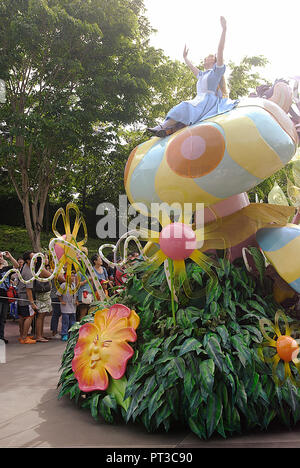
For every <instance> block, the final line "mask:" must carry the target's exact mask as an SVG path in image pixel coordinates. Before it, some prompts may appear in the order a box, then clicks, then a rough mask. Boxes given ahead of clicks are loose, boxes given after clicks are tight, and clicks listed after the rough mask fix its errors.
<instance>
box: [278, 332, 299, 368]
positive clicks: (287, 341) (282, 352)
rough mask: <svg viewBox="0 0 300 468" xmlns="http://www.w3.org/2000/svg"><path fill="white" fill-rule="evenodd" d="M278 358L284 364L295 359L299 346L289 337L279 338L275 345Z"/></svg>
mask: <svg viewBox="0 0 300 468" xmlns="http://www.w3.org/2000/svg"><path fill="white" fill-rule="evenodd" d="M276 349H277V353H278V356H279V357H280V359H282V360H283V361H285V362H290V361H292V360H293V359H295V358H296V357H297V355H298V353H299V346H298V343H297V341H296V340H294V338H292V337H291V336H286V335H283V336H280V337H279V338H278V340H277V343H276Z"/></svg>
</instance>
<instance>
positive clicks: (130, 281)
mask: <svg viewBox="0 0 300 468" xmlns="http://www.w3.org/2000/svg"><path fill="white" fill-rule="evenodd" d="M291 104H292V91H291V89H290V88H289V87H288V86H287V85H284V83H279V84H277V85H276V86H275V88H274V90H273V92H272V94H271V95H270V96H269V97H268V98H267V99H266V98H261V97H253V98H248V99H246V100H243V101H241V102H240V103H239V105H238V106H237V107H236V108H235V109H233V110H231V111H230V112H226V113H223V114H222V115H217V116H214V117H211V118H208V119H206V120H204V121H202V122H199V123H198V124H195V125H193V126H190V127H185V128H183V129H181V130H179V131H178V132H176V133H174V134H172V135H170V136H168V137H166V138H157V137H153V138H151V139H150V140H148V141H146V142H145V143H142V144H141V145H139V146H138V147H137V148H135V149H134V150H133V151H132V153H131V155H130V157H129V159H128V162H127V165H126V168H125V177H124V183H125V190H126V193H127V196H128V198H129V201H130V203H131V204H132V205H133V206H134V207H135V209H136V210H137V211H139V212H140V213H141V214H142V215H143V216H146V217H149V220H150V221H151V220H152V218H155V219H154V221H155V223H156V224H154V225H155V226H156V229H153V228H152V229H146V228H143V229H140V230H138V231H130V232H128V234H127V236H124V238H122V239H120V240H119V242H117V244H116V245H111V244H104V245H102V246H101V247H100V249H99V254H100V255H101V257H102V258H103V260H104V261H106V262H107V263H109V264H110V265H112V266H117V267H125V266H126V272H127V281H126V283H125V287H124V288H122V289H119V290H118V292H116V293H115V294H111V296H110V297H107V296H106V295H105V294H104V292H103V290H102V287H101V285H100V284H99V282H98V281H97V278H96V277H95V275H94V274H93V270H92V267H91V265H90V263H89V261H88V259H87V257H86V255H85V253H84V243H85V242H86V236H85V238H84V240H83V241H78V240H77V235H78V231H79V227H80V225H81V224H82V225H84V220H83V218H82V217H81V216H80V215H79V213H78V209H77V208H76V205H73V204H69V205H68V207H67V209H66V213H65V212H64V210H62V209H61V211H60V213H58V215H57V216H56V218H55V222H56V221H57V219H58V216H60V215H61V216H62V218H63V220H64V226H65V232H58V230H57V229H54V233H55V236H56V237H55V238H54V239H52V241H51V242H50V253H51V256H52V259H53V262H54V263H53V265H54V266H53V268H54V273H53V276H56V275H57V274H58V272H59V271H60V270H61V268H62V267H63V266H66V265H67V269H66V272H67V273H66V274H67V278H68V275H69V276H70V274H71V269H72V266H73V268H75V270H76V271H77V272H78V271H80V272H81V273H82V274H86V273H85V272H86V269H87V270H88V274H89V275H90V276H91V278H92V280H91V282H92V283H93V284H94V289H95V301H94V302H93V304H92V306H91V308H90V310H89V315H87V316H86V317H84V318H83V319H82V320H81V322H80V323H76V324H75V325H74V326H73V327H72V328H71V330H70V336H69V340H68V342H67V345H66V349H65V352H64V354H63V357H62V364H61V375H60V380H59V383H58V388H59V398H62V397H69V398H70V399H72V400H74V401H75V402H76V404H77V405H78V406H79V407H81V408H85V409H88V410H89V411H90V412H91V414H92V416H93V417H94V418H95V419H98V418H104V420H105V421H106V422H107V423H124V422H125V423H135V424H140V425H143V426H145V427H146V429H147V430H148V431H169V430H172V429H173V428H176V427H178V426H180V427H181V428H183V427H187V428H190V429H191V430H192V431H193V432H194V433H195V434H196V435H197V436H199V437H200V438H203V439H207V438H210V437H211V436H212V435H213V434H219V435H221V436H222V437H228V436H230V435H233V434H235V433H241V432H243V431H246V430H249V429H253V428H260V429H262V430H265V429H267V428H268V427H269V425H270V423H272V422H273V421H276V420H277V421H278V420H280V421H281V422H283V423H284V424H285V425H286V426H288V427H291V426H293V425H294V424H295V423H296V422H297V421H299V419H300V360H299V358H298V352H299V349H300V348H299V343H300V341H299V339H300V321H299V318H300V317H299V310H298V294H299V293H300V279H299V278H300V267H299V263H298V261H297V259H298V255H297V253H298V252H299V245H300V228H299V226H298V225H297V224H293V222H292V221H293V219H294V220H296V217H295V216H296V209H295V207H294V206H287V205H286V204H276V203H275V204H274V203H266V204H265V203H250V201H249V198H248V196H247V191H249V190H250V189H252V188H253V187H255V186H257V185H258V184H259V183H260V182H261V181H263V180H264V179H266V178H267V177H269V176H270V175H272V174H274V173H275V172H276V171H278V170H279V169H281V168H283V167H284V166H285V165H286V164H288V163H289V162H290V161H291V160H292V158H293V157H294V156H295V154H296V150H297V145H298V141H299V140H298V135H297V129H296V127H295V124H294V122H293V120H292V119H291V117H290V115H289V114H288V112H289V110H290V108H291ZM296 188H297V187H295V188H294V191H295V190H296ZM153 204H154V206H155V207H157V206H159V207H160V209H159V210H156V209H154V210H153ZM201 206H202V208H203V209H201ZM170 207H171V208H172V209H171V211H170ZM70 209H74V210H75V211H76V213H77V215H78V216H77V217H76V222H75V226H74V227H73V228H72V227H71V222H70V217H68V214H67V213H68V212H69V210H70ZM199 217H200V218H201V219H202V221H203V222H200V223H199V222H198V221H197V219H198V218H199ZM76 223H77V224H76ZM131 244H133V245H134V248H135V250H139V253H140V258H139V259H138V260H137V261H135V262H134V263H132V262H129V257H128V249H129V247H130V245H131ZM120 251H121V253H122V255H121V258H119V257H120ZM111 253H113V255H114V260H113V261H111V260H110V261H109V260H108V259H107V256H108V254H111ZM36 256H40V254H36ZM35 259H36V258H35V257H34V258H33V260H32V267H31V269H32V273H33V276H34V275H35V277H38V275H39V271H38V272H35V271H34V262H35ZM42 260H43V259H42ZM42 266H43V261H42V265H41V268H42ZM68 284H69V283H68V281H66V285H68ZM58 287H59V285H58ZM66 287H68V286H66ZM78 417H80V413H79V416H78Z"/></svg>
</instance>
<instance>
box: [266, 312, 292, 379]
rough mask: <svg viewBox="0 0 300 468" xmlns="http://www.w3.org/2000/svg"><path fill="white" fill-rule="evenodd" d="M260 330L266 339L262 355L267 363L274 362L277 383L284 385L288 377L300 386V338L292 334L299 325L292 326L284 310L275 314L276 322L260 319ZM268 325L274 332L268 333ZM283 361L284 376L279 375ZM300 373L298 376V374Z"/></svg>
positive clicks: (274, 376)
mask: <svg viewBox="0 0 300 468" xmlns="http://www.w3.org/2000/svg"><path fill="white" fill-rule="evenodd" d="M280 320H281V321H282V322H283V325H284V327H282V322H280ZM259 325H260V330H261V332H262V335H263V337H264V338H265V339H266V341H264V342H263V343H262V348H261V357H262V359H263V360H264V361H265V362H267V363H272V373H273V379H274V381H275V383H276V384H277V385H279V386H281V385H283V384H284V383H285V381H286V380H287V379H290V381H291V382H292V384H293V385H296V386H297V387H299V386H300V360H299V358H298V355H299V351H300V347H299V342H300V340H299V339H295V338H294V337H293V336H292V335H293V334H295V333H296V331H298V333H299V332H300V328H299V327H297V328H296V327H295V326H290V325H289V324H288V320H287V317H286V315H285V314H284V313H283V312H282V311H278V312H276V314H275V323H272V322H271V321H270V320H268V319H265V318H263V319H261V320H260V321H259ZM266 327H267V328H268V329H269V332H270V333H271V334H272V335H271V336H269V335H268V333H267V331H266ZM266 349H267V350H268V356H266V355H265V352H264V351H265V350H266ZM280 362H282V363H283V365H284V377H283V378H280V376H279V375H278V365H279V363H280ZM297 374H298V377H296V375H297Z"/></svg>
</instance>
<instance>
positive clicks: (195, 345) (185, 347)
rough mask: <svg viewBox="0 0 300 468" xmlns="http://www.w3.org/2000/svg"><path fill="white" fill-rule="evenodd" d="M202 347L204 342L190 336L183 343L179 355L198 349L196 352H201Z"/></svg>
mask: <svg viewBox="0 0 300 468" xmlns="http://www.w3.org/2000/svg"><path fill="white" fill-rule="evenodd" d="M201 347H202V344H201V343H200V341H198V340H196V339H195V338H188V339H187V340H185V342H184V343H183V344H182V346H181V348H180V352H179V354H178V356H183V355H184V354H186V353H189V352H191V351H196V353H197V354H199V352H201V350H200V348H201Z"/></svg>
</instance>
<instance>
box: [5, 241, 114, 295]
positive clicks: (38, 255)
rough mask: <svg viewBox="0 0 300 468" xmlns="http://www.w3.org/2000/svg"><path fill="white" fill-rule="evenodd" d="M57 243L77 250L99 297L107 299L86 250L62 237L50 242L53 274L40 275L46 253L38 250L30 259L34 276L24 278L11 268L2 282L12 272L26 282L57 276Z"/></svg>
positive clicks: (47, 279)
mask: <svg viewBox="0 0 300 468" xmlns="http://www.w3.org/2000/svg"><path fill="white" fill-rule="evenodd" d="M56 243H59V244H60V245H61V244H63V245H65V246H66V247H68V248H70V249H72V250H74V251H75V252H76V255H77V257H78V258H80V259H81V260H82V261H83V263H84V265H85V266H86V268H87V270H88V272H89V274H90V276H91V278H92V282H93V284H94V286H95V289H96V291H97V293H98V294H99V298H100V300H101V301H103V300H105V299H106V295H105V293H104V291H103V288H102V286H101V284H100V281H99V280H98V277H97V275H96V273H95V271H94V269H93V267H92V265H91V263H90V261H89V259H88V257H87V256H86V255H85V254H84V252H82V251H81V250H80V249H78V248H77V247H76V246H75V245H73V244H71V243H70V242H68V241H66V240H65V239H62V238H55V239H51V241H50V243H49V250H50V254H51V255H52V258H53V261H54V270H53V272H52V274H51V276H48V277H47V278H41V277H40V273H41V272H42V270H43V269H44V267H45V255H44V254H43V253H41V252H38V253H36V254H34V255H33V257H32V259H31V261H30V272H31V274H32V278H30V279H29V280H24V279H23V277H22V275H21V273H20V271H19V270H18V269H16V268H11V269H10V270H8V271H7V272H6V273H5V274H4V275H3V277H2V279H0V284H1V283H3V282H4V281H5V279H6V278H7V277H8V276H9V275H10V274H11V273H16V275H17V277H18V279H19V280H20V281H21V282H22V283H24V284H30V283H31V282H32V281H33V280H38V281H41V282H45V283H46V282H48V281H51V280H52V279H54V278H55V276H56V275H57V273H58V266H59V259H58V257H57V254H56V251H55V244H56ZM38 258H40V259H41V265H40V267H39V269H38V271H37V272H35V264H36V261H37V259H38ZM69 291H70V292H71V294H72V289H71V288H69Z"/></svg>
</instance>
